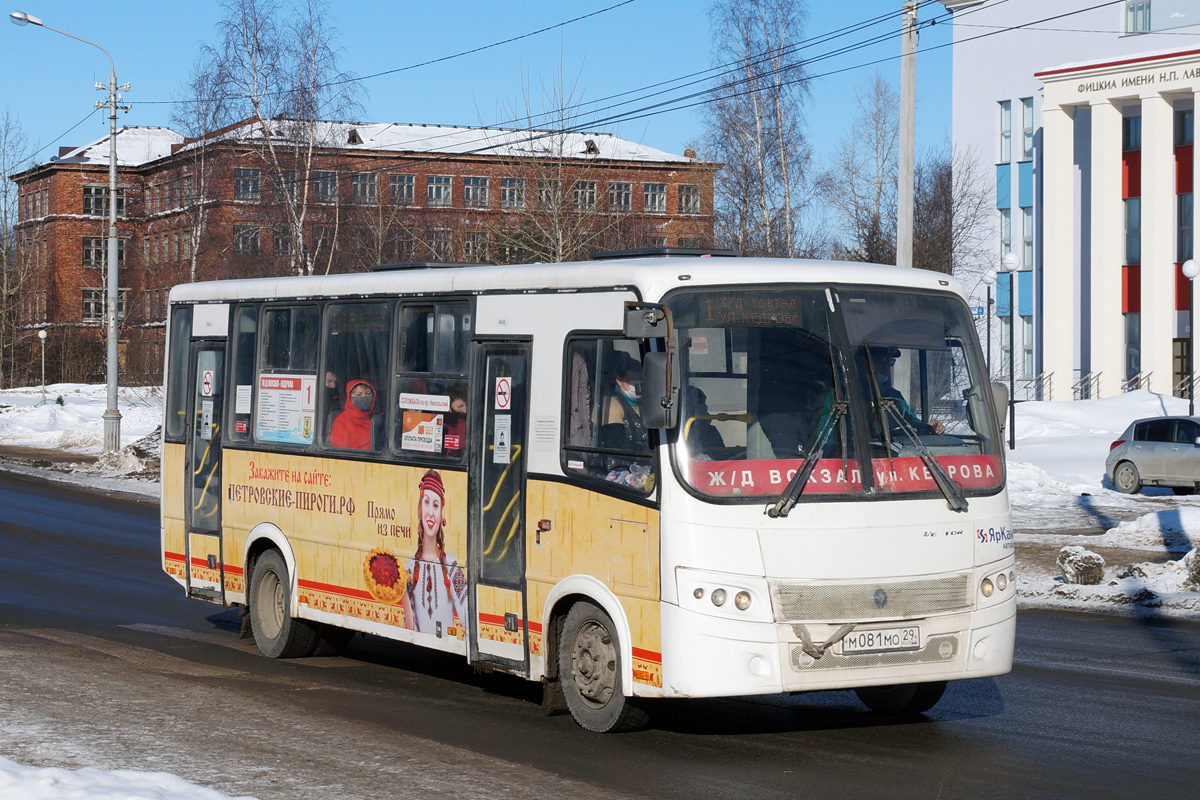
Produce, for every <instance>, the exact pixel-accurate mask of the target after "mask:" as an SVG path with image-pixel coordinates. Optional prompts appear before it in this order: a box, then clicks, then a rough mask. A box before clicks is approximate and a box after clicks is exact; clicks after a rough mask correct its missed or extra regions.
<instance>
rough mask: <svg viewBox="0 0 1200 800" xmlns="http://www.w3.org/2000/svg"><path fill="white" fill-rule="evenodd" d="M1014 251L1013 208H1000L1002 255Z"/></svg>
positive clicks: (1002, 256)
mask: <svg viewBox="0 0 1200 800" xmlns="http://www.w3.org/2000/svg"><path fill="white" fill-rule="evenodd" d="M1011 252H1012V209H1011V208H1002V209H1000V257H1001V258H1004V257H1005V256H1006V255H1008V254H1009V253H1011Z"/></svg>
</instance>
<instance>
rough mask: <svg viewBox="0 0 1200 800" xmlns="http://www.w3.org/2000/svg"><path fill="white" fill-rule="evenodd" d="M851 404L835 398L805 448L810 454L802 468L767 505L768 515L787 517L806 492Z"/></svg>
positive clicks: (801, 465) (805, 458)
mask: <svg viewBox="0 0 1200 800" xmlns="http://www.w3.org/2000/svg"><path fill="white" fill-rule="evenodd" d="M849 406H850V404H849V403H847V402H846V401H845V400H835V401H834V402H833V405H832V406H831V407H830V409H829V416H828V417H826V418H825V424H824V425H822V426H821V429H820V430H819V431H817V433H816V435H815V437H814V441H813V442H810V443H809V446H808V447H807V448H805V449H806V451H807V453H808V455H806V456H805V457H804V461H802V462H801V464H800V469H798V470H796V474H795V475H793V476H792V479H791V480H790V481H788V485H787V487H786V488H785V489H784V490H783V494H781V495H779V500H777V501H776V502H774V503H772V504H771V505H769V506H767V509H766V515H767V516H768V517H771V518H775V517H786V516H787V515H788V512H789V511H791V510H792V506H794V505H796V501H797V500H799V499H800V495H802V494H803V493H804V487H805V486H807V485H808V478H809V476H811V475H812V472H813V470H814V469H816V466H817V460H818V459H819V458H820V457H821V453H822V452H823V451H824V449H825V444H826V442H828V441H829V436H830V434H831V433H833V429H834V427H836V426H837V423H838V420H839V419H841V418H842V415H843V414H845V413H846V409H847V408H849ZM842 452H845V450H844V449H843V451H842Z"/></svg>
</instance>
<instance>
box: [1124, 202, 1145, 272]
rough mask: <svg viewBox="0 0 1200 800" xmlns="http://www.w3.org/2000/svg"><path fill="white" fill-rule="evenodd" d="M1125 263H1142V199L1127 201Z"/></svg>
mask: <svg viewBox="0 0 1200 800" xmlns="http://www.w3.org/2000/svg"><path fill="white" fill-rule="evenodd" d="M1125 263H1126V264H1140V263H1142V199H1141V198H1140V197H1130V198H1129V199H1127V200H1126V201H1125Z"/></svg>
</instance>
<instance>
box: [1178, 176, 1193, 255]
mask: <svg viewBox="0 0 1200 800" xmlns="http://www.w3.org/2000/svg"><path fill="white" fill-rule="evenodd" d="M1175 198H1176V200H1175V204H1176V206H1177V213H1178V215H1179V217H1178V218H1179V236H1178V237H1177V238H1176V255H1175V260H1176V261H1180V262H1182V261H1187V260H1188V259H1189V258H1191V257H1192V254H1193V253H1195V249H1194V246H1193V239H1192V226H1193V224H1194V222H1193V220H1194V219H1195V218H1194V216H1193V213H1194V212H1193V207H1192V202H1193V201H1192V193H1191V192H1187V193H1186V194H1178V195H1175Z"/></svg>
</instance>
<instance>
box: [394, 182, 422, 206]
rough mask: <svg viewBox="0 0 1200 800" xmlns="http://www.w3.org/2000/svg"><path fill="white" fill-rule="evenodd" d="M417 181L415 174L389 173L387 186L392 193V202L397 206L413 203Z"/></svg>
mask: <svg viewBox="0 0 1200 800" xmlns="http://www.w3.org/2000/svg"><path fill="white" fill-rule="evenodd" d="M416 183H417V176H416V175H391V176H389V177H388V186H389V187H390V191H391V193H392V202H393V203H395V204H396V205H398V206H411V205H412V204H413V203H415V202H416V201H417V200H416V192H415V191H414V187H415V186H416Z"/></svg>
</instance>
